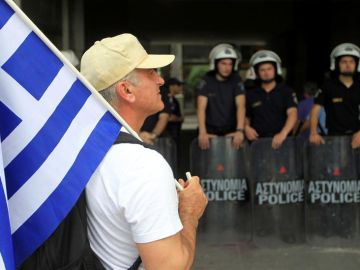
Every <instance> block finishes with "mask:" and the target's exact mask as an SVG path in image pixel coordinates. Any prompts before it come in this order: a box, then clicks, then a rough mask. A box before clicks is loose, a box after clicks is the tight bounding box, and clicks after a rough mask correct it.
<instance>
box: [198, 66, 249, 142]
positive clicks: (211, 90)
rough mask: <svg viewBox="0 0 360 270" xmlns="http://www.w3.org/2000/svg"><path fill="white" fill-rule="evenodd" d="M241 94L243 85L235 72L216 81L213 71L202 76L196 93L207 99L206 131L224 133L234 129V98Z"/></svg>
mask: <svg viewBox="0 0 360 270" xmlns="http://www.w3.org/2000/svg"><path fill="white" fill-rule="evenodd" d="M243 94H245V92H244V86H243V84H242V82H241V80H240V77H239V75H238V74H236V73H233V74H232V75H230V77H229V78H228V79H227V80H225V81H218V80H217V79H216V78H215V72H214V71H210V72H208V73H207V74H206V75H205V76H204V77H203V79H202V81H201V82H200V84H199V87H198V95H199V96H205V97H207V99H208V100H207V107H206V123H205V125H206V130H207V132H208V133H211V134H217V135H225V134H227V133H230V132H234V131H235V130H236V124H237V119H236V103H235V98H236V97H237V96H238V95H243Z"/></svg>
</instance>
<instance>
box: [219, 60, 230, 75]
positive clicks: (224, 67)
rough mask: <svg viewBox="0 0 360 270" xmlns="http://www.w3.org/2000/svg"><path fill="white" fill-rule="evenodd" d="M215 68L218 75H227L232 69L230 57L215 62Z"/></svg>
mask: <svg viewBox="0 0 360 270" xmlns="http://www.w3.org/2000/svg"><path fill="white" fill-rule="evenodd" d="M217 70H218V73H219V74H220V76H222V77H225V78H226V77H229V76H230V74H231V73H232V71H233V60H232V59H221V60H219V61H218V62H217Z"/></svg>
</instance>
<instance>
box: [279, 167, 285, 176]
mask: <svg viewBox="0 0 360 270" xmlns="http://www.w3.org/2000/svg"><path fill="white" fill-rule="evenodd" d="M279 173H281V174H284V173H287V170H286V168H285V166H281V167H280V170H279Z"/></svg>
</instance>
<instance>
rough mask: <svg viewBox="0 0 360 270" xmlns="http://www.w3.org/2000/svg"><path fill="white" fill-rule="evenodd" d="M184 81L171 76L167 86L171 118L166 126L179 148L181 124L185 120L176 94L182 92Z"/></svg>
mask: <svg viewBox="0 0 360 270" xmlns="http://www.w3.org/2000/svg"><path fill="white" fill-rule="evenodd" d="M183 84H184V82H182V81H180V80H178V79H177V78H169V79H168V80H166V83H165V87H166V88H167V89H166V90H167V92H168V96H169V104H170V110H171V111H170V118H169V122H168V125H167V127H166V130H167V133H168V134H169V135H170V136H171V137H172V138H173V139H174V141H175V142H176V146H177V148H178V149H179V146H180V144H179V138H180V131H181V124H182V123H183V121H184V117H183V116H182V113H181V109H180V103H179V101H178V100H177V98H176V95H178V94H180V93H181V92H182V90H183Z"/></svg>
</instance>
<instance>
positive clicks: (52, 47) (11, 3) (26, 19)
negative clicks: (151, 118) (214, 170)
mask: <svg viewBox="0 0 360 270" xmlns="http://www.w3.org/2000/svg"><path fill="white" fill-rule="evenodd" d="M5 2H6V3H7V4H8V5H9V6H10V7H11V8H12V9H13V10H14V11H15V13H16V14H17V15H18V16H19V17H20V18H21V19H22V20H23V21H24V22H25V23H26V24H27V25H28V26H29V27H30V28H31V30H32V31H33V32H35V33H36V35H38V37H39V38H40V39H41V40H42V41H43V42H44V43H45V44H46V45H47V46H48V47H49V48H50V50H51V51H52V52H53V53H54V54H55V55H56V56H57V57H58V58H60V59H61V61H62V62H63V63H65V64H66V65H67V66H68V67H69V68H70V69H71V70H72V71H73V72H74V73H75V74H76V76H77V77H78V78H79V80H80V81H81V82H82V83H83V84H84V85H85V86H86V87H87V88H88V89H89V90H90V91H91V93H92V95H94V96H96V97H97V99H98V100H99V101H100V102H101V103H102V104H103V105H104V106H105V107H106V108H107V109H108V110H109V111H110V113H111V114H112V115H113V116H114V117H115V118H116V119H117V120H118V121H119V122H120V123H121V124H122V125H123V126H124V127H125V128H126V130H127V131H128V132H129V133H130V134H131V135H133V136H134V137H135V138H137V139H139V140H141V138H140V137H139V135H138V134H137V133H136V132H135V131H134V130H133V129H132V128H131V127H130V126H129V125H128V123H126V121H125V120H124V119H123V118H122V117H121V116H120V115H119V114H118V113H117V112H116V111H115V110H114V108H113V107H111V106H110V104H109V103H108V102H107V101H106V100H105V99H104V98H103V97H102V96H101V95H100V94H99V92H98V91H96V89H95V88H94V87H93V86H92V85H91V84H90V83H89V82H88V81H87V80H86V79H85V77H84V76H83V75H82V74H81V73H80V72H79V71H78V70H77V69H76V68H75V67H74V66H73V65H72V64H71V63H70V61H69V60H68V59H66V57H65V56H64V55H63V54H62V53H61V52H60V51H59V49H58V48H56V46H55V45H54V44H52V42H51V41H50V40H49V39H48V38H47V37H46V36H45V35H44V33H43V32H42V31H41V30H40V29H39V28H38V27H37V26H36V25H35V24H34V23H33V22H32V21H31V20H30V19H29V17H28V16H26V14H25V13H24V12H23V11H22V10H21V9H20V8H19V7H18V6H17V5H16V4H15V2H14V1H12V0H5ZM141 141H142V140H141Z"/></svg>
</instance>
